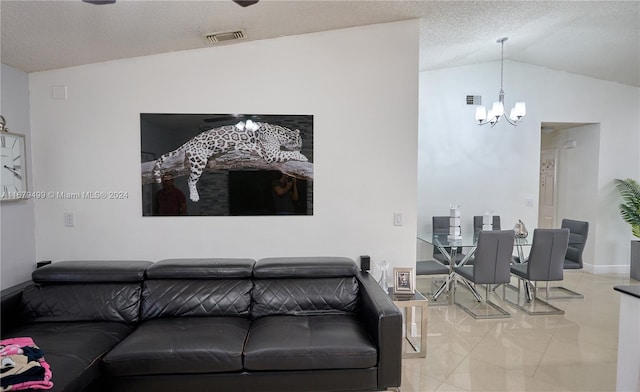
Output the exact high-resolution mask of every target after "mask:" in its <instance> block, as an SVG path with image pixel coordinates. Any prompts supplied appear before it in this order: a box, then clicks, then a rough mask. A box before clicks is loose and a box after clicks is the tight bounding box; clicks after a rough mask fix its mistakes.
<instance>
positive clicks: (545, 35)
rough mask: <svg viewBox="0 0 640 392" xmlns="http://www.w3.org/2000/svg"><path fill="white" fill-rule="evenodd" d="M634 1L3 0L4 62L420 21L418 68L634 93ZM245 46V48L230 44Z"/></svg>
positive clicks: (638, 79)
mask: <svg viewBox="0 0 640 392" xmlns="http://www.w3.org/2000/svg"><path fill="white" fill-rule="evenodd" d="M639 10H640V1H637V0H634V1H398V0H395V1H347V0H343V1H337V0H332V1H325V0H300V1H279V0H261V1H260V2H258V3H257V4H255V5H251V6H249V7H246V8H243V7H240V6H238V5H237V4H236V3H234V2H232V1H231V0H201V1H187V0H183V1H158V0H154V1H142V0H117V2H116V3H115V4H108V5H93V4H88V3H85V2H82V1H80V0H63V1H56V0H49V1H27V0H17V1H12V0H2V1H0V17H1V31H0V32H1V39H2V42H1V44H2V47H1V61H2V63H4V64H7V65H10V66H12V67H15V68H18V69H21V70H23V71H26V72H36V71H44V70H51V69H57V68H64V67H69V66H74V65H81V64H88V63H95V62H100V61H107V60H114V59H122V58H128V57H136V56H144V55H150V54H157V53H164V52H173V51H179V50H186V49H195V48H203V47H207V46H211V44H210V43H207V41H206V40H205V39H203V35H205V34H207V33H212V32H221V31H229V30H238V29H244V31H245V32H246V34H247V38H246V39H245V41H246V40H260V39H267V38H275V37H280V36H288V35H297V34H304V33H310V32H318V31H326V30H333V29H339V28H346V27H352V26H363V25H369V24H375V23H384V22H392V21H400V20H407V19H415V18H419V19H420V48H419V50H420V70H434V69H439V68H447V67H452V66H460V65H467V64H473V63H480V62H486V61H493V60H498V59H499V58H500V47H499V45H498V44H496V39H498V38H500V37H504V36H508V37H509V40H508V41H507V43H506V44H505V58H506V59H510V60H513V61H518V62H524V63H530V64H534V65H539V66H543V67H548V68H551V69H556V70H561V71H566V72H571V73H575V74H580V75H585V76H589V77H593V78H598V79H603V80H609V81H614V82H619V83H623V84H627V85H632V86H640V27H639V26H640V13H639ZM236 42H242V41H236Z"/></svg>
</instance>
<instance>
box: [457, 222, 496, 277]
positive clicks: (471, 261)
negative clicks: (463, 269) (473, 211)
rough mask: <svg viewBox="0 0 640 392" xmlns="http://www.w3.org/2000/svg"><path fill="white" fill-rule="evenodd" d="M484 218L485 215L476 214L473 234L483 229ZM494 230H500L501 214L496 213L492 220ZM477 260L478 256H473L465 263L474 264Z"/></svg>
mask: <svg viewBox="0 0 640 392" xmlns="http://www.w3.org/2000/svg"><path fill="white" fill-rule="evenodd" d="M482 220H483V217H482V216H481V215H476V216H474V217H473V234H474V235H478V233H479V232H481V231H482ZM492 227H493V230H494V231H495V230H500V216H499V215H494V216H493V220H492ZM475 262H476V257H475V256H471V257H469V259H468V260H467V262H466V263H465V265H473V264H474V263H475Z"/></svg>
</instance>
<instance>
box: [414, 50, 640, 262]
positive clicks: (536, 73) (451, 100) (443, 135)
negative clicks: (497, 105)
mask: <svg viewBox="0 0 640 392" xmlns="http://www.w3.org/2000/svg"><path fill="white" fill-rule="evenodd" d="M499 69H500V63H499V62H492V63H486V64H478V65H473V66H466V67H457V68H449V69H442V70H437V71H431V72H422V73H421V74H420V103H419V105H420V118H419V128H420V131H419V157H418V178H419V180H418V200H419V201H418V234H419V235H420V234H422V235H424V234H426V233H427V232H428V231H429V230H430V226H431V216H432V215H442V214H446V212H447V207H448V205H449V204H450V203H451V202H457V203H459V204H460V205H461V206H462V213H463V230H471V227H472V223H471V222H472V221H471V220H472V216H473V215H479V214H480V213H482V212H483V211H484V210H486V209H493V210H495V211H496V212H497V213H498V214H499V215H501V218H502V226H503V227H504V228H510V227H512V226H513V224H514V223H515V222H516V221H517V219H522V220H523V221H524V222H525V224H527V226H528V227H529V229H530V230H531V229H532V228H533V227H535V223H536V222H537V215H538V210H537V199H538V179H539V176H538V172H539V161H540V156H539V154H540V124H541V122H543V121H545V122H582V123H599V124H600V145H599V146H598V155H599V159H598V168H597V178H596V179H595V180H593V179H592V180H591V181H595V184H596V188H597V190H596V193H597V194H596V196H595V205H591V206H589V210H590V211H589V213H591V214H593V221H591V222H590V223H591V225H590V232H591V233H592V234H593V236H590V241H592V243H591V244H590V246H593V256H592V259H586V260H585V262H586V263H587V264H589V265H591V268H592V270H594V271H596V272H608V271H618V272H620V271H623V270H624V266H628V264H629V239H630V238H631V234H630V230H629V227H628V225H627V224H626V223H624V222H623V221H622V220H621V219H620V217H619V216H618V213H617V204H618V203H619V199H618V196H617V194H616V193H615V189H614V186H613V179H614V178H616V177H634V178H639V177H640V171H639V170H638V168H639V167H640V166H639V165H640V155H639V154H638V143H639V141H640V113H639V110H638V108H639V107H640V89H639V88H637V87H632V86H626V85H621V84H618V83H611V82H606V81H601V80H596V79H591V78H587V77H583V76H578V75H573V74H568V73H565V72H559V71H554V70H549V69H545V68H541V67H536V66H532V65H527V64H521V63H515V62H511V61H505V66H504V72H505V79H504V88H505V93H506V96H505V101H506V106H510V105H513V103H514V102H515V101H516V100H524V101H526V103H527V116H526V118H525V119H524V121H523V123H522V124H521V125H520V126H518V127H512V126H511V125H509V124H507V123H505V122H504V121H501V122H500V123H499V124H498V125H496V126H495V127H494V128H490V127H489V126H484V127H478V126H477V125H475V124H474V111H475V107H474V106H467V105H465V96H466V95H468V94H469V95H471V94H473V95H476V94H477V95H482V96H483V97H482V98H483V103H484V104H485V105H487V106H488V105H490V104H491V102H492V101H493V100H495V99H497V93H498V89H499V87H500V85H499V83H500V80H499ZM527 198H533V199H534V206H532V207H528V206H526V199H527ZM565 202H566V201H565ZM584 214H585V215H586V214H587V212H586V211H584ZM559 218H560V219H561V218H562V217H559ZM620 267H622V269H621V268H620ZM627 269H628V267H627Z"/></svg>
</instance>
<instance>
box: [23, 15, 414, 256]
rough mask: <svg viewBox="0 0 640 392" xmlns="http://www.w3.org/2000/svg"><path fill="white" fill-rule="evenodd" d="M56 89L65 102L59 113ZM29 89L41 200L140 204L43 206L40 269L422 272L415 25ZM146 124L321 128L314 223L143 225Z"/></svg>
mask: <svg viewBox="0 0 640 392" xmlns="http://www.w3.org/2000/svg"><path fill="white" fill-rule="evenodd" d="M52 86H66V87H67V90H68V99H67V100H53V99H52V98H51V89H52ZM30 87H31V109H32V134H33V147H32V149H33V160H34V176H33V178H34V183H35V187H36V188H37V189H38V190H41V191H68V192H81V191H87V190H89V191H91V190H96V191H125V192H128V194H129V198H128V199H127V200H52V199H47V200H39V201H36V238H37V255H38V257H39V258H41V259H53V260H54V261H59V260H63V259H111V258H113V259H127V258H130V259H148V260H152V261H156V260H160V259H164V258H173V257H252V258H262V257H269V256H290V255H303V256H304V255H340V256H349V257H353V258H354V259H357V258H358V256H359V255H361V254H369V255H371V257H372V259H373V260H374V261H376V262H380V261H381V260H382V259H386V260H389V261H390V262H391V263H392V264H393V265H395V266H412V265H413V263H414V262H415V237H416V224H417V223H416V178H417V172H416V167H417V147H416V146H417V121H418V108H417V97H418V22H417V21H408V22H399V23H391V24H384V25H374V26H367V27H362V28H354V29H347V30H336V31H330V32H323V33H315V34H309V35H300V36H294V37H283V38H278V39H273V40H264V41H256V42H246V43H242V44H235V45H229V46H221V47H217V48H206V49H201V50H193V51H186V52H176V53H169V54H163V55H157V56H148V57H142V58H134V59H127V60H121V61H113V62H105V63H99V64H93V65H86V66H80V67H74V68H68V69H61V70H56V71H49V72H41V73H34V74H31V75H30ZM141 112H149V113H153V112H160V113H162V112H166V113H262V114H268V113H273V114H312V115H314V120H315V124H314V140H315V145H314V160H315V162H314V168H315V172H314V177H315V179H314V215H313V216H295V217H193V218H178V217H177V218H169V217H167V218H158V217H154V218H143V217H142V216H141V201H140V198H141V180H140V169H139V167H140V158H139V157H140V124H139V114H140V113H141ZM394 211H399V212H402V213H403V214H404V218H405V222H404V226H401V227H396V226H393V213H394ZM64 212H74V213H75V214H76V216H77V223H78V224H77V226H76V227H74V228H66V227H63V213H64Z"/></svg>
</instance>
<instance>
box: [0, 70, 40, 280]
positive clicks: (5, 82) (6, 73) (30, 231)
mask: <svg viewBox="0 0 640 392" xmlns="http://www.w3.org/2000/svg"><path fill="white" fill-rule="evenodd" d="M1 66H2V68H1V69H0V87H1V90H2V96H1V97H2V98H1V100H0V113H2V115H3V116H4V118H5V120H6V122H7V127H8V128H9V131H10V132H15V133H22V134H24V135H25V136H26V142H27V161H26V163H27V182H28V186H29V187H30V188H33V182H32V181H31V173H32V170H31V161H30V154H29V146H30V144H31V131H30V129H31V127H30V124H29V77H28V75H27V74H26V73H25V72H22V71H20V70H17V69H15V68H12V67H9V66H7V65H5V64H1ZM33 204H34V203H33V200H20V201H7V202H2V203H0V222H1V224H0V287H2V288H5V287H8V286H12V285H14V284H16V283H19V282H22V281H25V280H28V279H30V277H31V272H32V271H33V269H34V268H35V265H36V261H37V260H36V244H35V234H34V233H35V220H34V212H33Z"/></svg>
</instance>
